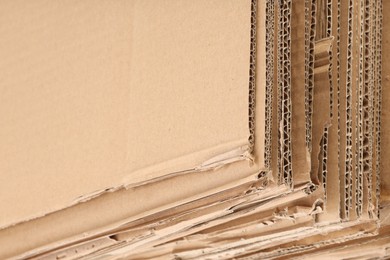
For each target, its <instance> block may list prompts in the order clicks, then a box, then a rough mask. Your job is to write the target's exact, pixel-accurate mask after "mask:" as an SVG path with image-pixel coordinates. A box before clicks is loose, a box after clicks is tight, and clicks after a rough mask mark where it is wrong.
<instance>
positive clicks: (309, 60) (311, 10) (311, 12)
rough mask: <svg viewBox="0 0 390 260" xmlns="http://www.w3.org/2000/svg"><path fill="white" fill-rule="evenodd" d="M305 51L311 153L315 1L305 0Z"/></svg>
mask: <svg viewBox="0 0 390 260" xmlns="http://www.w3.org/2000/svg"><path fill="white" fill-rule="evenodd" d="M305 5H306V11H307V17H306V21H307V25H306V27H307V28H308V33H307V34H306V37H307V43H306V44H307V45H306V46H307V50H306V55H307V57H306V64H307V65H306V66H307V67H306V70H305V71H306V73H307V75H306V77H305V111H306V113H305V116H306V146H307V147H308V150H309V151H310V152H311V151H312V115H313V88H314V42H315V35H316V0H307V1H306V3H305Z"/></svg>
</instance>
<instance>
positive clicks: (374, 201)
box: [371, 0, 378, 218]
mask: <svg viewBox="0 0 390 260" xmlns="http://www.w3.org/2000/svg"><path fill="white" fill-rule="evenodd" d="M377 2H378V1H377V0H373V1H372V7H373V10H372V19H371V28H372V31H373V32H372V34H371V38H372V44H371V55H372V56H371V57H372V63H371V66H372V73H373V80H372V110H373V111H372V133H373V134H372V179H373V182H372V193H373V196H372V207H373V211H372V214H373V216H372V217H373V218H377V216H378V197H377V196H376V183H377V181H378V178H377V175H376V174H377V169H376V160H377V157H376V155H377V152H376V151H377V143H376V138H377V127H376V124H377V116H376V113H377V105H376V103H377V99H376V91H377V88H378V85H377V78H376V77H377V76H378V72H377V66H376V64H377V63H378V59H377V54H376V50H375V48H376V47H377V45H376V44H377V37H378V35H377V30H378V28H377V26H376V25H377V20H378V7H377V6H378V3H377Z"/></svg>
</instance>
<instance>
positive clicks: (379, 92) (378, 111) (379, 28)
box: [375, 0, 382, 219]
mask: <svg viewBox="0 0 390 260" xmlns="http://www.w3.org/2000/svg"><path fill="white" fill-rule="evenodd" d="M377 3H378V4H377V8H378V10H377V16H376V17H377V21H376V28H377V29H376V46H375V50H376V59H377V60H376V66H377V68H376V72H377V75H376V77H375V79H376V81H377V87H376V90H375V99H376V103H375V108H376V109H375V110H376V112H375V118H376V124H375V132H376V138H375V145H376V150H375V153H376V155H375V157H376V165H375V166H376V178H377V181H376V187H375V188H376V198H377V203H376V209H377V217H378V219H379V218H380V215H379V214H380V210H379V206H380V202H379V200H380V199H379V198H380V170H381V168H380V160H381V159H380V158H381V110H382V0H377Z"/></svg>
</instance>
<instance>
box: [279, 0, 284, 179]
mask: <svg viewBox="0 0 390 260" xmlns="http://www.w3.org/2000/svg"><path fill="white" fill-rule="evenodd" d="M277 8H278V55H277V63H278V75H277V84H278V88H277V103H278V105H277V108H278V113H277V126H278V159H277V166H278V182H279V183H282V182H283V178H282V170H283V169H282V149H283V146H282V133H281V131H280V125H281V122H282V89H283V77H284V71H283V57H284V49H283V38H284V30H283V26H284V25H283V15H284V14H283V6H282V2H281V0H278V5H277Z"/></svg>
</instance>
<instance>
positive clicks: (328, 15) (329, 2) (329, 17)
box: [326, 0, 334, 118]
mask: <svg viewBox="0 0 390 260" xmlns="http://www.w3.org/2000/svg"><path fill="white" fill-rule="evenodd" d="M326 7H327V9H326V21H327V24H326V38H329V37H332V31H333V28H332V0H327V4H326ZM333 60H334V57H333V52H332V48H331V49H330V50H329V87H330V117H331V118H332V117H333V95H334V93H333V92H334V89H333V69H332V68H333Z"/></svg>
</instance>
